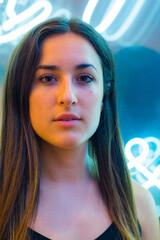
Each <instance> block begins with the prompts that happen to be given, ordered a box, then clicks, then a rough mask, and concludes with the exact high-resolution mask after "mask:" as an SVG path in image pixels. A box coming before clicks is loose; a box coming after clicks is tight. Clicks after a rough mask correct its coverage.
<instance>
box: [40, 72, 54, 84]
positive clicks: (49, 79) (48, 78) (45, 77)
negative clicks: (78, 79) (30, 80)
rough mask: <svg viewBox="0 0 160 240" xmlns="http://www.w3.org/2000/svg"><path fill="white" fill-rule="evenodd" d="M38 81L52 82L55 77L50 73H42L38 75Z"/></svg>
mask: <svg viewBox="0 0 160 240" xmlns="http://www.w3.org/2000/svg"><path fill="white" fill-rule="evenodd" d="M39 81H41V82H43V83H54V82H56V78H55V77H54V76H53V75H51V74H44V75H41V76H40V77H39Z"/></svg>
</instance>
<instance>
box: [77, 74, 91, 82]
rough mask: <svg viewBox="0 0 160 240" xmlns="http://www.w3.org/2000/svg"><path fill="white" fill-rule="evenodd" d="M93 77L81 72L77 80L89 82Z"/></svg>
mask: <svg viewBox="0 0 160 240" xmlns="http://www.w3.org/2000/svg"><path fill="white" fill-rule="evenodd" d="M93 80H94V77H93V76H91V75H89V74H83V75H81V76H79V77H78V78H77V81H78V82H80V83H90V82H93Z"/></svg>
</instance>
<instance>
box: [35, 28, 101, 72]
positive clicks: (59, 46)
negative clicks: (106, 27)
mask: <svg viewBox="0 0 160 240" xmlns="http://www.w3.org/2000/svg"><path fill="white" fill-rule="evenodd" d="M66 62H67V63H68V65H69V63H75V64H80V63H82V62H87V63H91V64H95V65H96V66H97V67H98V68H101V60H100V57H99V55H98V54H97V52H96V50H95V48H94V47H93V45H92V44H91V43H90V42H89V41H88V40H87V39H85V38H84V37H82V36H80V35H78V34H75V33H71V32H69V33H65V34H56V35H51V36H49V37H47V38H46V39H45V40H44V42H43V43H42V46H41V59H40V63H45V64H46V63H47V64H51V63H52V64H55V65H58V64H65V63H66Z"/></svg>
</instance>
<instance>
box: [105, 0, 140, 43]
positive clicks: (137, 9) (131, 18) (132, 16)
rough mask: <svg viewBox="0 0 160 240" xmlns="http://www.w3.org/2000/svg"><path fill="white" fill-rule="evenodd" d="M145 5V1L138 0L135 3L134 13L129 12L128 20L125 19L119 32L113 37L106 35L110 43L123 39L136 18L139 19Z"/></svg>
mask: <svg viewBox="0 0 160 240" xmlns="http://www.w3.org/2000/svg"><path fill="white" fill-rule="evenodd" d="M144 3H145V0H138V1H137V2H136V3H135V6H134V7H133V9H132V11H131V12H129V16H128V18H127V19H125V22H124V24H123V25H122V26H121V27H120V28H119V30H118V31H117V32H116V33H114V34H112V35H108V34H106V37H107V39H108V40H109V41H115V40H117V39H119V38H121V37H122V36H123V35H124V34H125V32H126V31H127V30H128V28H129V27H130V26H131V24H132V23H133V22H134V20H135V18H136V17H137V15H138V13H139V12H140V10H141V8H142V6H143V4H144Z"/></svg>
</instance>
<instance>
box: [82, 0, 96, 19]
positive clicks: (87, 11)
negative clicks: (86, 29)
mask: <svg viewBox="0 0 160 240" xmlns="http://www.w3.org/2000/svg"><path fill="white" fill-rule="evenodd" d="M98 1H99V0H89V1H88V4H87V6H86V8H85V10H84V13H83V16H82V20H83V21H84V22H86V23H89V22H90V19H91V16H92V13H93V11H94V9H95V7H96V5H97V3H98Z"/></svg>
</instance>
